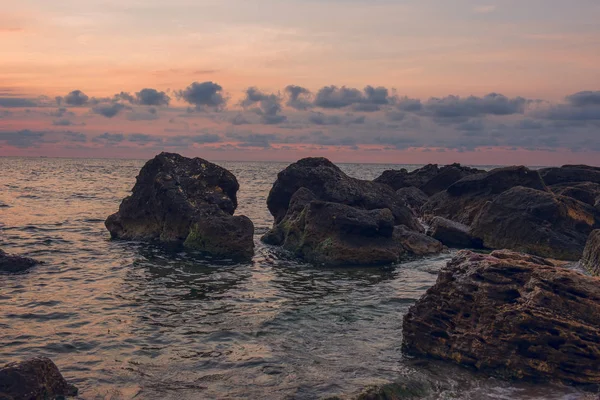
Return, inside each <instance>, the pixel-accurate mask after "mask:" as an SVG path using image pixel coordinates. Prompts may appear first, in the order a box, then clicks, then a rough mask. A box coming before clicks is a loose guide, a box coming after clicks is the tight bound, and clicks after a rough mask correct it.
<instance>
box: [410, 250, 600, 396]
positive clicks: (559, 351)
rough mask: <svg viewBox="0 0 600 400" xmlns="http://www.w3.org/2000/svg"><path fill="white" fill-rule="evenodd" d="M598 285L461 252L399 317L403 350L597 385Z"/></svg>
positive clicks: (541, 265)
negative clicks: (431, 285)
mask: <svg viewBox="0 0 600 400" xmlns="http://www.w3.org/2000/svg"><path fill="white" fill-rule="evenodd" d="M598 337H600V278H594V277H589V276H585V275H582V274H580V273H577V272H575V271H572V270H568V269H564V268H561V267H557V266H556V265H555V264H554V263H553V262H551V261H549V260H546V259H543V258H540V257H535V256H530V255H524V254H519V253H514V252H510V251H494V252H493V253H491V254H489V255H484V254H477V253H473V252H471V251H465V250H463V251H460V252H459V253H458V254H457V256H456V257H455V258H454V259H453V260H452V261H450V262H449V263H448V265H447V266H446V267H444V268H443V269H442V270H441V271H440V274H439V276H438V280H437V282H436V284H435V285H434V286H433V287H432V288H430V289H429V290H428V291H427V292H426V293H425V295H424V296H423V297H421V299H419V300H418V301H417V303H416V304H415V305H414V306H412V307H411V308H410V310H409V312H408V313H407V314H406V316H405V317H404V325H403V349H404V351H405V352H407V353H408V354H411V355H416V356H430V357H433V358H437V359H443V360H447V361H452V362H455V363H457V364H460V365H464V366H468V367H472V368H475V369H477V370H480V371H482V372H485V373H488V374H491V375H495V376H499V377H504V378H516V379H530V380H560V381H563V382H567V383H580V384H599V383H600V369H599V368H598V366H599V365H600V341H599V340H598Z"/></svg>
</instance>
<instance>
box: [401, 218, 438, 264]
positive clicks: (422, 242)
mask: <svg viewBox="0 0 600 400" xmlns="http://www.w3.org/2000/svg"><path fill="white" fill-rule="evenodd" d="M394 240H395V241H396V242H397V243H399V244H400V246H402V248H403V249H404V250H405V252H406V253H408V254H409V255H412V256H426V255H432V254H439V253H440V252H441V251H442V250H443V249H444V245H443V244H442V243H440V242H439V241H438V240H436V239H434V238H432V237H429V236H427V235H425V234H423V233H420V232H415V231H411V230H410V229H408V228H407V227H405V226H404V225H399V226H396V227H395V228H394Z"/></svg>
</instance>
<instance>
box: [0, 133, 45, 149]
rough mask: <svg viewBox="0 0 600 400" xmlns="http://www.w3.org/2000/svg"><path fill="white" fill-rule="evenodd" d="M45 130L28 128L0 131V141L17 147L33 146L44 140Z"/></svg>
mask: <svg viewBox="0 0 600 400" xmlns="http://www.w3.org/2000/svg"><path fill="white" fill-rule="evenodd" d="M45 135H46V134H45V132H32V131H30V130H29V129H24V130H20V131H17V132H0V142H4V143H5V144H6V145H8V146H12V147H18V148H28V147H35V146H37V145H38V144H40V143H43V142H44V136H45Z"/></svg>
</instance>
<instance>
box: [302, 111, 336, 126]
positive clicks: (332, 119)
mask: <svg viewBox="0 0 600 400" xmlns="http://www.w3.org/2000/svg"><path fill="white" fill-rule="evenodd" d="M308 120H309V122H311V123H313V124H315V125H339V124H341V123H342V119H341V118H340V117H339V116H338V115H325V114H323V113H322V112H312V113H310V115H309V117H308Z"/></svg>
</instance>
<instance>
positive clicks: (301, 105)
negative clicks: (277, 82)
mask: <svg viewBox="0 0 600 400" xmlns="http://www.w3.org/2000/svg"><path fill="white" fill-rule="evenodd" d="M284 92H285V93H286V95H287V101H286V103H285V105H286V106H288V107H291V108H295V109H296V110H307V109H309V108H311V107H312V99H311V93H310V90H308V89H306V88H303V87H302V86H296V85H288V86H286V88H285V89H284Z"/></svg>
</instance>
